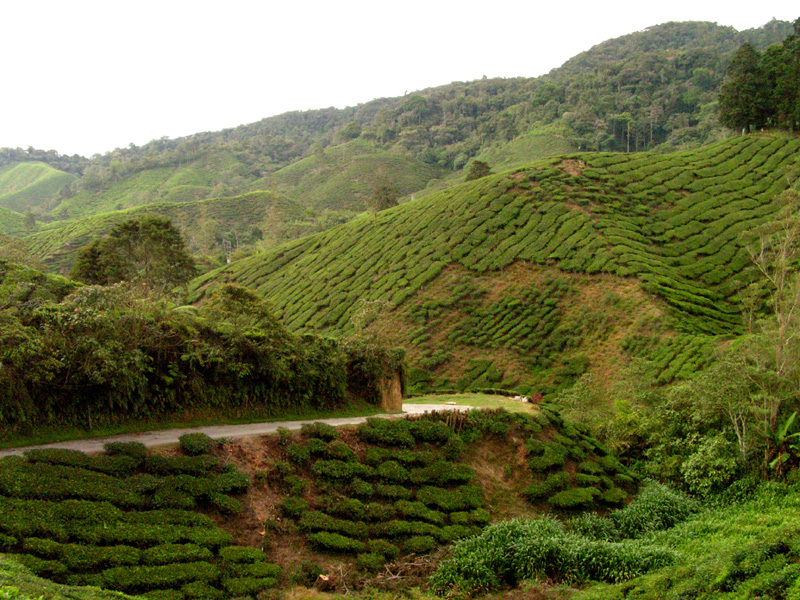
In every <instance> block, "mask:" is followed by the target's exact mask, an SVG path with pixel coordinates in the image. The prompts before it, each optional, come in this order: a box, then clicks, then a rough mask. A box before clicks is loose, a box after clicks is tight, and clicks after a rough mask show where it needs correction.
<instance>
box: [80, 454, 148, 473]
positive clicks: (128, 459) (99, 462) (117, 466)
mask: <svg viewBox="0 0 800 600" xmlns="http://www.w3.org/2000/svg"><path fill="white" fill-rule="evenodd" d="M140 464H141V459H139V458H136V457H133V456H125V455H118V456H107V455H103V456H92V457H91V460H90V461H89V462H88V463H87V465H86V468H88V469H91V470H92V471H100V472H101V473H107V474H109V475H113V476H114V477H125V476H128V475H132V474H133V472H134V471H135V470H136V469H137V468H138V467H139V465H140Z"/></svg>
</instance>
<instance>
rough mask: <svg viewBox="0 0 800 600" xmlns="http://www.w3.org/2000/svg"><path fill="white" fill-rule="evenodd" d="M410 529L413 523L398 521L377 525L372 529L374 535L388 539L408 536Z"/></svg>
mask: <svg viewBox="0 0 800 600" xmlns="http://www.w3.org/2000/svg"><path fill="white" fill-rule="evenodd" d="M412 529H413V523H412V522H411V521H402V520H400V519H392V520H391V521H385V522H382V523H377V524H376V525H374V526H373V528H372V530H373V532H374V535H377V536H379V537H389V538H393V537H402V536H406V535H410V534H411V533H412Z"/></svg>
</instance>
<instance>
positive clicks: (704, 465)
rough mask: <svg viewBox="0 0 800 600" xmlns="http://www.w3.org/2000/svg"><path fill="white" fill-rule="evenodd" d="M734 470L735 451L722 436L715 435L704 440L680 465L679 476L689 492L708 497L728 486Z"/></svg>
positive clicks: (734, 472)
mask: <svg viewBox="0 0 800 600" xmlns="http://www.w3.org/2000/svg"><path fill="white" fill-rule="evenodd" d="M736 468H737V466H736V449H735V448H734V447H733V444H731V443H730V442H728V441H727V440H726V439H725V437H724V436H723V435H717V436H714V437H712V438H706V439H704V440H703V441H702V442H701V443H700V446H699V447H698V448H697V451H696V452H695V453H694V454H692V455H691V456H689V457H688V458H687V459H686V460H685V461H684V462H683V464H681V475H682V476H683V480H684V482H686V485H687V486H688V487H689V490H690V491H691V492H693V493H695V494H697V495H699V496H708V495H710V494H711V493H713V492H717V491H719V490H721V489H723V488H724V487H725V486H726V485H727V484H729V483H730V482H731V480H732V479H733V477H734V475H735V474H736Z"/></svg>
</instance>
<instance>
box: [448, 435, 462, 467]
mask: <svg viewBox="0 0 800 600" xmlns="http://www.w3.org/2000/svg"><path fill="white" fill-rule="evenodd" d="M465 449H466V444H465V443H464V440H462V439H461V436H460V435H458V434H455V433H454V434H453V435H451V436H450V438H449V439H448V440H447V442H446V443H445V445H444V448H443V450H444V457H445V458H446V459H447V460H450V461H453V460H458V459H459V458H461V455H462V454H464V450H465Z"/></svg>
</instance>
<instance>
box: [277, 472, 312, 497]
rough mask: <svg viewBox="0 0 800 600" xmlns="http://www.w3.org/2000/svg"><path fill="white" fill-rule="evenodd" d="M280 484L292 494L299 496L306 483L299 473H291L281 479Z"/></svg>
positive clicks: (304, 489)
mask: <svg viewBox="0 0 800 600" xmlns="http://www.w3.org/2000/svg"><path fill="white" fill-rule="evenodd" d="M280 486H281V488H282V489H284V490H286V491H287V492H288V493H289V494H291V495H293V496H301V495H303V493H304V492H305V491H306V488H307V487H308V483H307V482H306V480H305V479H303V478H302V477H300V476H299V475H294V474H291V475H287V476H286V477H284V478H283V479H282V480H281V482H280Z"/></svg>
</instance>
